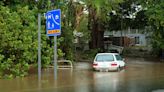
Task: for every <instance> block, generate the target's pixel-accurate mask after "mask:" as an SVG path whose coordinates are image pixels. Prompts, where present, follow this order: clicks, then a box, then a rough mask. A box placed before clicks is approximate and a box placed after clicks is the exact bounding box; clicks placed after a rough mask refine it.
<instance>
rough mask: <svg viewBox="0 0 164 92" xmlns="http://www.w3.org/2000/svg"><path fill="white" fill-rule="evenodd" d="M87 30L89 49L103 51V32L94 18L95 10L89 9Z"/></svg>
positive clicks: (95, 17) (97, 19)
mask: <svg viewBox="0 0 164 92" xmlns="http://www.w3.org/2000/svg"><path fill="white" fill-rule="evenodd" d="M88 29H89V30H90V31H91V40H90V43H89V47H90V49H99V50H101V51H102V50H103V49H104V41H103V38H104V30H103V27H102V25H101V24H100V20H99V18H97V16H96V9H94V8H91V7H90V8H89V21H88Z"/></svg>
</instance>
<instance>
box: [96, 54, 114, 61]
mask: <svg viewBox="0 0 164 92" xmlns="http://www.w3.org/2000/svg"><path fill="white" fill-rule="evenodd" d="M96 61H98V62H103V61H114V58H113V55H98V56H97V57H96Z"/></svg>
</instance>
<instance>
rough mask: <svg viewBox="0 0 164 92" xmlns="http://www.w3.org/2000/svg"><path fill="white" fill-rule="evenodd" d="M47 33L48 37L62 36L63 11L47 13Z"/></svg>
mask: <svg viewBox="0 0 164 92" xmlns="http://www.w3.org/2000/svg"><path fill="white" fill-rule="evenodd" d="M46 32H47V35H48V36H58V35H60V34H61V10H60V9H57V10H52V11H48V12H47V13H46Z"/></svg>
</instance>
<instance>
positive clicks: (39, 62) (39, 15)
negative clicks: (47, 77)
mask: <svg viewBox="0 0 164 92" xmlns="http://www.w3.org/2000/svg"><path fill="white" fill-rule="evenodd" d="M40 31H41V14H40V13H39V14H38V80H39V81H40V80H41V46H40V44H41V32H40Z"/></svg>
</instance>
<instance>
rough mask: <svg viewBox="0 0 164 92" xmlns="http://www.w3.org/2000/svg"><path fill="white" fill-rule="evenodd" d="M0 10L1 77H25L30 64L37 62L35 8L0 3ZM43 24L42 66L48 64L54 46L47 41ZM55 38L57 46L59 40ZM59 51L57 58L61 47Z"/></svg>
mask: <svg viewBox="0 0 164 92" xmlns="http://www.w3.org/2000/svg"><path fill="white" fill-rule="evenodd" d="M0 9H1V10H0V28H1V29H0V42H1V45H0V76H1V78H3V77H5V78H11V77H16V76H25V75H27V74H28V69H29V65H30V64H37V52H38V31H37V30H38V29H37V8H36V7H34V8H33V9H30V8H29V7H28V6H26V5H25V6H21V5H16V6H15V7H14V9H13V8H11V7H9V6H2V5H0ZM42 21H45V19H42ZM44 25H45V24H44V22H43V26H42V28H41V30H42V35H41V37H42V38H41V39H42V41H41V48H42V49H41V50H42V67H47V66H48V65H49V64H50V62H51V61H52V58H53V48H52V47H50V44H49V43H48V42H49V38H48V37H47V36H46V34H45V26H44ZM43 30H44V31H43ZM58 40H59V42H58V46H60V44H59V43H60V42H61V41H60V40H61V39H58ZM58 51H59V52H58V54H59V57H62V56H63V54H64V53H63V52H62V51H61V50H60V49H58Z"/></svg>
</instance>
